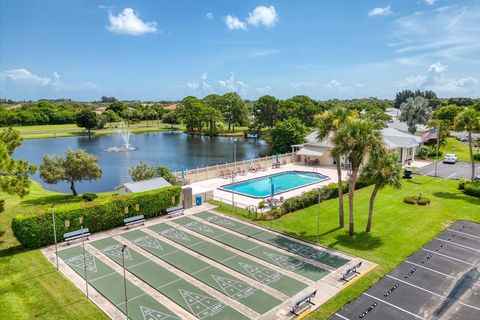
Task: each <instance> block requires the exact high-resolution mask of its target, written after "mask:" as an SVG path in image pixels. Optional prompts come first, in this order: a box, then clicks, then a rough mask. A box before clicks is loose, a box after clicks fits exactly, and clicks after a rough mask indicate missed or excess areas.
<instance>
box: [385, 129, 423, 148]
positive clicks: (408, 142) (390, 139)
mask: <svg viewBox="0 0 480 320" xmlns="http://www.w3.org/2000/svg"><path fill="white" fill-rule="evenodd" d="M381 133H382V138H383V141H384V142H385V144H386V145H387V146H388V147H389V148H390V149H395V148H411V147H418V146H419V145H420V144H419V141H418V140H417V138H420V137H417V136H414V135H413V134H410V133H406V132H402V131H400V130H397V129H394V128H384V129H382V130H381Z"/></svg>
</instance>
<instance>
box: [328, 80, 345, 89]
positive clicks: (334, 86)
mask: <svg viewBox="0 0 480 320" xmlns="http://www.w3.org/2000/svg"><path fill="white" fill-rule="evenodd" d="M326 88H327V89H328V90H332V91H335V90H339V89H340V88H342V84H341V83H340V82H338V81H337V80H335V79H333V80H331V81H330V82H329V83H327V85H326Z"/></svg>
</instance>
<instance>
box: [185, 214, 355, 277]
mask: <svg viewBox="0 0 480 320" xmlns="http://www.w3.org/2000/svg"><path fill="white" fill-rule="evenodd" d="M194 216H196V217H199V218H202V219H204V220H206V221H208V222H211V223H213V224H216V225H219V226H222V227H224V228H227V229H229V230H232V231H235V232H238V233H240V234H243V235H245V236H248V237H251V238H254V239H257V240H259V241H263V242H265V243H268V244H270V245H272V246H275V247H277V248H280V249H283V250H286V251H288V252H291V253H294V254H298V255H299V256H302V257H304V258H307V259H311V260H314V261H318V262H320V263H323V264H325V265H327V266H330V267H332V268H335V269H336V268H338V267H341V266H343V265H345V264H347V263H348V262H349V261H350V260H348V259H345V258H342V257H339V256H337V255H334V254H331V253H329V252H326V251H324V250H319V249H317V248H314V247H312V246H310V245H308V244H304V243H301V242H299V241H295V240H292V239H289V238H288V237H286V236H283V235H280V234H278V233H273V232H269V231H267V230H265V229H262V228H259V227H254V226H252V225H249V224H247V223H245V222H241V221H239V220H235V219H230V218H227V217H224V216H220V215H218V214H214V213H211V212H207V211H204V212H200V213H196V214H195V215H194Z"/></svg>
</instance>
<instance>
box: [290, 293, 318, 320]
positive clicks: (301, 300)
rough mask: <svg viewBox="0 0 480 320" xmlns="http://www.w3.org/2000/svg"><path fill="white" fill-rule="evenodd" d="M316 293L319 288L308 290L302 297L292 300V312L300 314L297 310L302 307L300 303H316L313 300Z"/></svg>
mask: <svg viewBox="0 0 480 320" xmlns="http://www.w3.org/2000/svg"><path fill="white" fill-rule="evenodd" d="M316 294H317V290H313V291H310V292H307V293H306V294H304V295H303V296H301V297H300V298H297V299H294V300H292V302H291V303H290V308H291V310H290V313H293V314H294V315H296V316H298V314H297V313H296V311H297V309H298V308H299V307H300V305H301V304H302V303H304V302H308V303H310V304H314V303H313V302H312V299H313V298H314V297H315V295H316Z"/></svg>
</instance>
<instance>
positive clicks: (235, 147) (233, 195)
mask: <svg viewBox="0 0 480 320" xmlns="http://www.w3.org/2000/svg"><path fill="white" fill-rule="evenodd" d="M233 166H234V167H235V169H236V168H237V138H235V139H233ZM233 183H235V172H232V184H233ZM232 206H233V213H236V212H237V209H236V207H235V192H233V190H232Z"/></svg>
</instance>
